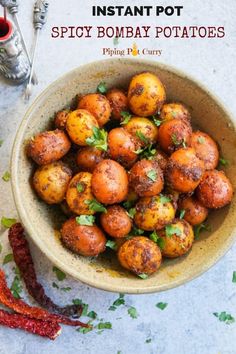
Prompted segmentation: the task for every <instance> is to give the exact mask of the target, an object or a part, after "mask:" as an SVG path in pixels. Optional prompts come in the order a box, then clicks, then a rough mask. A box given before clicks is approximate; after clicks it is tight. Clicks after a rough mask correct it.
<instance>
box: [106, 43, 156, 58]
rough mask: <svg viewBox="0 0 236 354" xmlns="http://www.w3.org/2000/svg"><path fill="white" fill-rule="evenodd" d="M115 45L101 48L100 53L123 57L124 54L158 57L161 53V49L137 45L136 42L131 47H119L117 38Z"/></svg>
mask: <svg viewBox="0 0 236 354" xmlns="http://www.w3.org/2000/svg"><path fill="white" fill-rule="evenodd" d="M115 44H116V45H115V46H114V47H113V48H112V47H104V48H102V55H104V56H108V57H124V56H127V55H128V56H133V57H137V56H156V57H160V56H161V55H162V49H149V48H147V47H143V48H141V47H138V45H137V44H136V43H133V44H132V46H131V47H126V48H119V47H117V46H118V45H119V42H118V40H117V39H116V41H115Z"/></svg>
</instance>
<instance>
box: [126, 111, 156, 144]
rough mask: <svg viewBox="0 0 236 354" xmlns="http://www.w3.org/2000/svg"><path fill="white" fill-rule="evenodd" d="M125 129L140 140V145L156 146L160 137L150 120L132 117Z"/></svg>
mask: <svg viewBox="0 0 236 354" xmlns="http://www.w3.org/2000/svg"><path fill="white" fill-rule="evenodd" d="M124 128H125V129H126V130H127V131H128V132H129V133H130V134H131V135H133V136H134V137H135V138H138V140H139V142H140V145H141V146H145V145H148V144H155V143H156V142H157V137H158V129H157V126H156V125H155V124H154V123H153V122H152V121H151V120H150V119H148V118H143V117H132V118H131V119H130V120H129V122H128V123H127V124H126V125H124ZM140 135H141V137H143V139H142V138H140Z"/></svg>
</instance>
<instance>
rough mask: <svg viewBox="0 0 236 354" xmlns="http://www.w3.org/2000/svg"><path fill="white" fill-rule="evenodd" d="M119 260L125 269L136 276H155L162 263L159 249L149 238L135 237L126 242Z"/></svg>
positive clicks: (120, 249) (121, 249)
mask: <svg viewBox="0 0 236 354" xmlns="http://www.w3.org/2000/svg"><path fill="white" fill-rule="evenodd" d="M118 259H119V261H120V264H121V265H122V267H124V268H125V269H128V270H130V271H131V272H133V273H134V274H137V275H139V274H143V273H145V274H148V275H150V274H153V273H155V272H156V271H157V270H158V269H159V267H160V265H161V261H162V256H161V251H160V249H159V247H158V246H157V245H156V244H155V243H154V242H153V241H151V240H149V239H148V238H147V237H143V236H134V237H133V238H132V239H131V240H128V241H126V242H125V243H124V244H123V245H122V246H121V247H120V248H119V251H118Z"/></svg>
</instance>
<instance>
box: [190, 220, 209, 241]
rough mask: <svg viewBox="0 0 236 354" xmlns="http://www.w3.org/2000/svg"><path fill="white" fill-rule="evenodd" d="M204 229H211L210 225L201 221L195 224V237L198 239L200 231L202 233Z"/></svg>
mask: <svg viewBox="0 0 236 354" xmlns="http://www.w3.org/2000/svg"><path fill="white" fill-rule="evenodd" d="M203 230H205V231H211V227H210V225H207V224H204V223H201V224H199V225H195V226H194V227H193V231H194V237H195V239H196V240H197V239H198V238H199V236H200V233H201V232H202V231H203Z"/></svg>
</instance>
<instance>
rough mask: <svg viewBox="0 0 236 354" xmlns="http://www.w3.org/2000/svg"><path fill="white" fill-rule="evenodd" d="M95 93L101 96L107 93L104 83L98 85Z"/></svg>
mask: <svg viewBox="0 0 236 354" xmlns="http://www.w3.org/2000/svg"><path fill="white" fill-rule="evenodd" d="M97 92H99V93H101V94H104V93H107V87H106V83H105V82H104V81H102V82H100V84H99V85H98V87H97Z"/></svg>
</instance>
